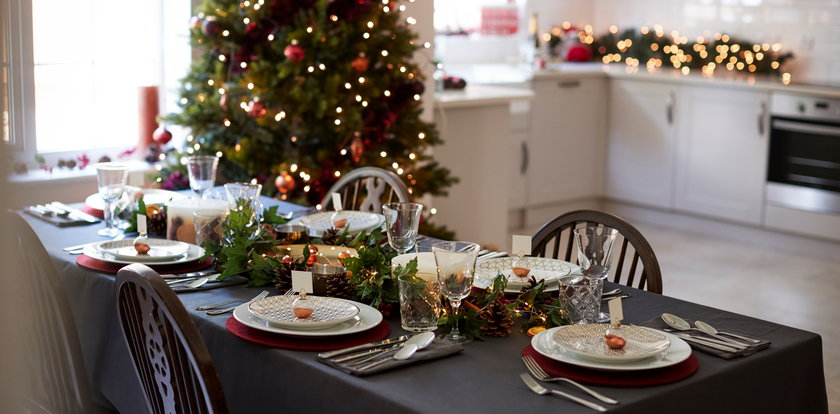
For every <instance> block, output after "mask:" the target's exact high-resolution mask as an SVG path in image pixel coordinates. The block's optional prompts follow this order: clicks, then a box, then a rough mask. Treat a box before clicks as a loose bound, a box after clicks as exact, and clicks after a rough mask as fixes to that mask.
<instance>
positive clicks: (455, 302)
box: [450, 300, 461, 338]
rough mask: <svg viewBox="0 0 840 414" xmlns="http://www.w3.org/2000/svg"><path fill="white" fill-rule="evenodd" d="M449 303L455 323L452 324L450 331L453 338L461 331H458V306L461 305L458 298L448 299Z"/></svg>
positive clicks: (459, 334)
mask: <svg viewBox="0 0 840 414" xmlns="http://www.w3.org/2000/svg"><path fill="white" fill-rule="evenodd" d="M450 304H451V305H452V318H454V319H455V325H454V326H452V333H450V335H451V336H452V337H453V338H457V337H459V336H461V331H460V329H458V325H459V324H458V308H460V307H461V301H460V300H450Z"/></svg>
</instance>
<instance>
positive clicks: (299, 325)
mask: <svg viewBox="0 0 840 414" xmlns="http://www.w3.org/2000/svg"><path fill="white" fill-rule="evenodd" d="M296 297H297V296H289V298H296ZM324 298H326V299H328V300H336V301H340V302H344V303H345V304H347V305H350V306H352V307H354V308H356V312H354V313H353V315H352V316H345V317H343V318H338V319H332V320H328V321H307V320H297V319H296V320H295V321H291V322H290V321H286V320H282V319H275V318H272V317H271V316H270V315H259V314H257V313H256V312H254V310H253V309H251V306H252V305H254V302H251V303H249V304H248V311H249V312H251V314H252V315H254V316H256V317H257V318H260V319H262V320H264V321H266V322H268V323H270V324H272V325H274V326H278V327H281V328H288V329H292V330H295V331H310V330H316V329H318V330H320V329H326V328H329V327H331V326H336V325H338V324H341V323H344V322H347V321H349V320H351V319H355V318H356V316H357V315H358V314H359V312H361V310H360V309H359V307H358V306H356V304H355V303H353V302H351V301H349V300H344V299H339V298H331V297H328V296H324ZM265 299H268V298H264V299H260V300H265ZM292 300H294V299H292ZM290 305H291V303H290ZM288 309H290V310H291V307H290V308H288Z"/></svg>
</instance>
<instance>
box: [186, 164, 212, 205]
mask: <svg viewBox="0 0 840 414" xmlns="http://www.w3.org/2000/svg"><path fill="white" fill-rule="evenodd" d="M186 160H187V161H186V163H187V172H188V173H189V176H190V188H192V190H193V191H195V193H196V194H198V198H202V197H203V196H204V193H205V192H206V191H207V190H209V189H211V188H213V183H215V181H216V168H217V167H218V166H219V157H216V156H213V155H193V156H191V157H187V158H186Z"/></svg>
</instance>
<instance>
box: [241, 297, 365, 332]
mask: <svg viewBox="0 0 840 414" xmlns="http://www.w3.org/2000/svg"><path fill="white" fill-rule="evenodd" d="M296 298H297V296H294V295H290V296H285V295H281V296H269V297H267V298H264V299H260V300H258V301H254V302H251V303H250V304H249V305H248V310H250V311H251V313H252V314H254V316H256V317H258V318H260V319H262V320H265V321H267V322H269V323H272V324H274V325H277V326H280V327H283V328H288V329H297V330H314V329H326V328H329V327H332V326H335V325H338V324H340V323H342V322H345V321H348V320H350V319H353V318H355V317H356V315H358V314H359V307H358V306H356V305H354V304H352V303H350V302H348V301H345V300H341V299H336V298H329V297H324V296H307V298H308V299H307V300H308V301H309V305H310V306H312V315H311V316H310V317H308V318H306V319H300V318H297V317H295V314H294V312H292V302H294V301H295V299H296Z"/></svg>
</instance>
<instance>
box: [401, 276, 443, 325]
mask: <svg viewBox="0 0 840 414" xmlns="http://www.w3.org/2000/svg"><path fill="white" fill-rule="evenodd" d="M397 284H398V286H399V292H400V322H401V324H402V328H403V329H405V330H406V331H408V332H427V331H434V330H435V329H437V323H438V316H439V315H440V312H441V305H440V285H439V284H438V282H437V280H436V278H435V275H433V274H429V273H420V272H418V273H417V274H416V275H414V276H407V275H403V276H400V277H398V278H397Z"/></svg>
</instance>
